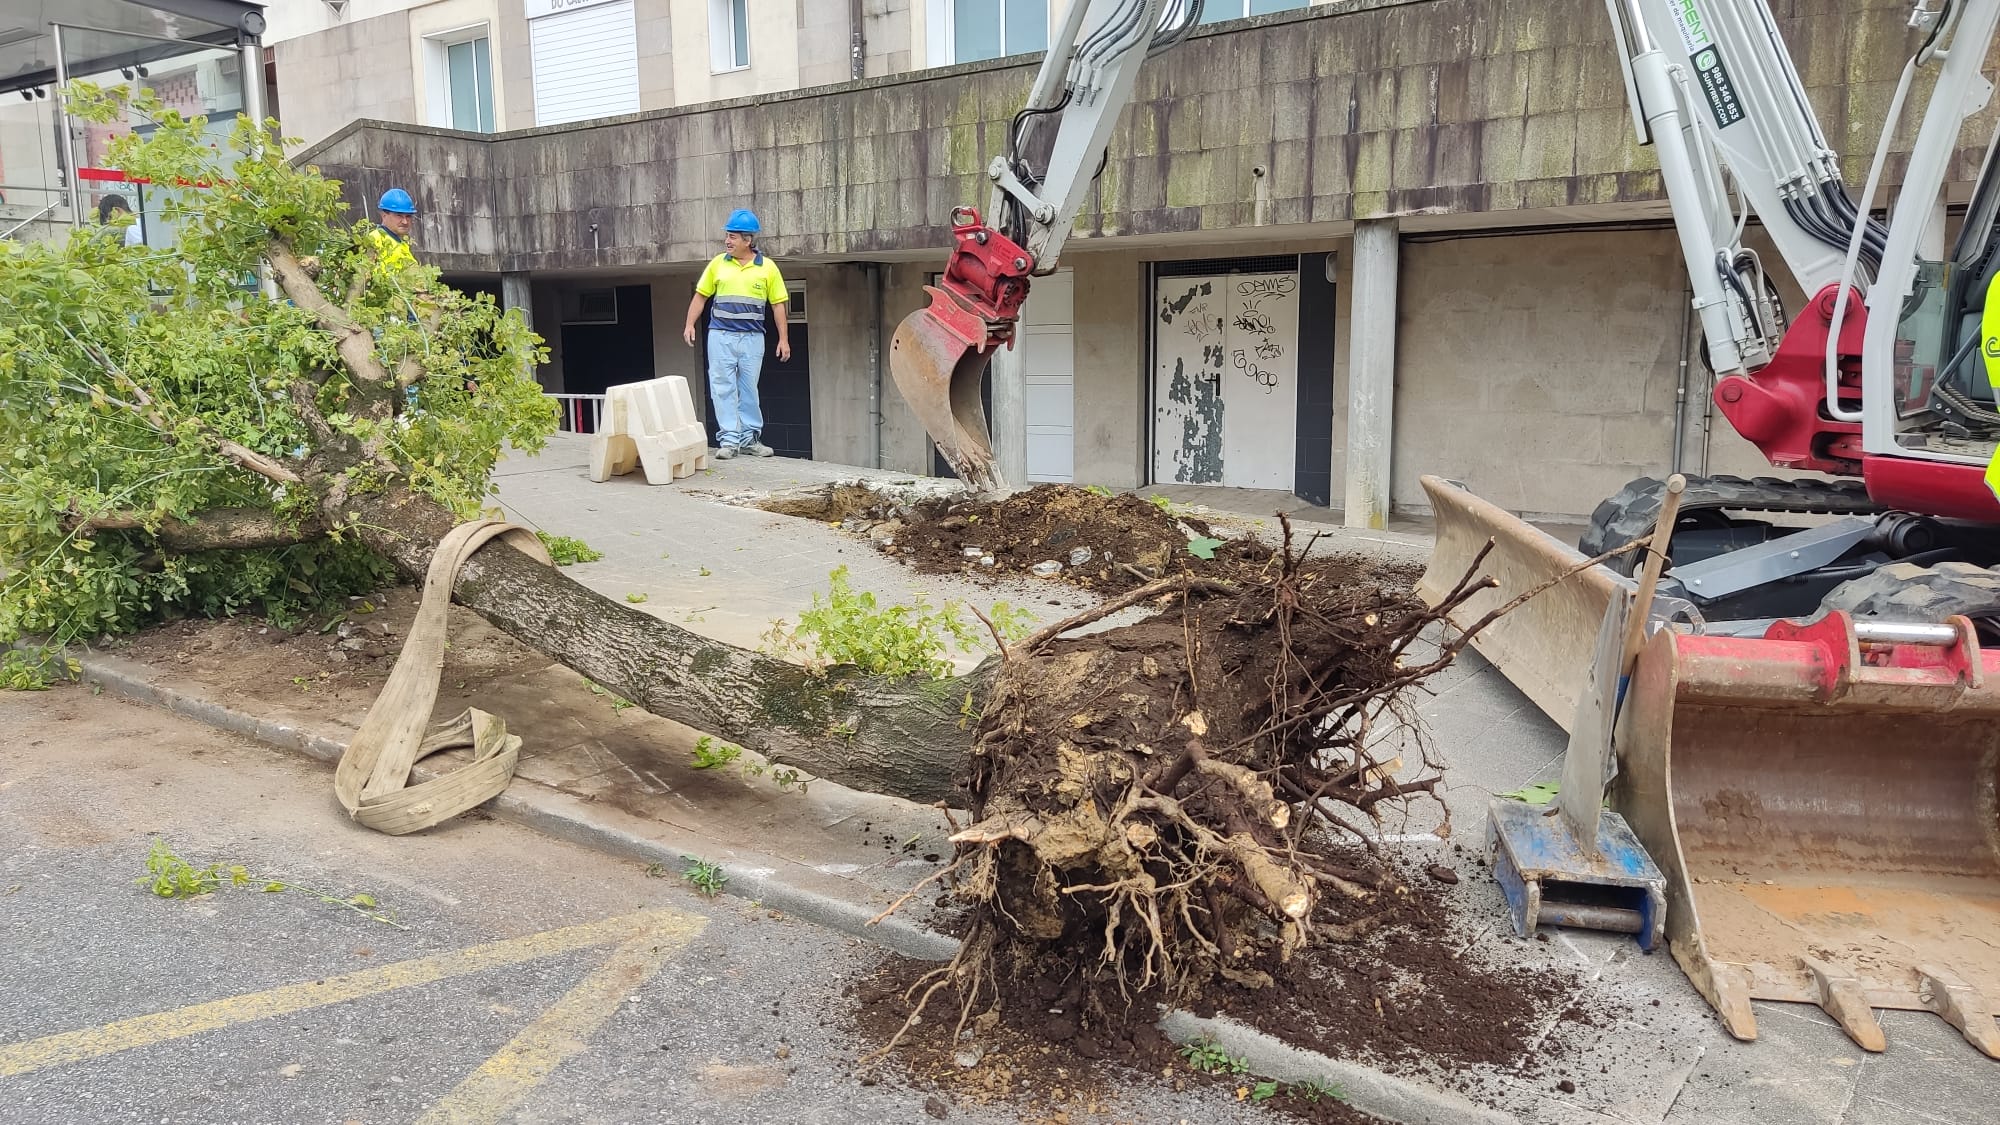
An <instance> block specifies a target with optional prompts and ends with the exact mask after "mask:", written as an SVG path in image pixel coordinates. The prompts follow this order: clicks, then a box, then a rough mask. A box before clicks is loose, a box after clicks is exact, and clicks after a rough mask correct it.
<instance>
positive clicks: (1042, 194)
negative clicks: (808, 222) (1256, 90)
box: [889, 0, 1202, 492]
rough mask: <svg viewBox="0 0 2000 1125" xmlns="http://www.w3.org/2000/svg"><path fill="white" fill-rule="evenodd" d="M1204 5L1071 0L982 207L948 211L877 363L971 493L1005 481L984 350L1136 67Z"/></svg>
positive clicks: (1097, 164)
mask: <svg viewBox="0 0 2000 1125" xmlns="http://www.w3.org/2000/svg"><path fill="white" fill-rule="evenodd" d="M1201 9H1202V0H1072V2H1071V3H1070V4H1069V6H1068V9H1067V10H1066V11H1065V12H1064V14H1063V18H1062V23H1061V25H1060V27H1059V28H1057V29H1056V32H1055V35H1054V36H1053V38H1052V39H1051V41H1050V43H1049V50H1048V54H1047V55H1046V56H1045V57H1044V58H1043V60H1042V68H1041V72H1040V73H1039V74H1037V75H1036V77H1035V85H1034V89H1033V90H1032V92H1031V93H1030V94H1029V96H1028V101H1027V104H1026V105H1024V106H1022V107H1021V110H1020V112H1019V113H1017V114H1016V115H1015V116H1014V120H1013V123H1012V125H1011V126H1010V127H1009V129H1008V131H1007V139H1006V151H1005V152H1004V153H1002V154H1000V155H996V156H995V157H994V158H993V161H992V163H991V164H990V165H988V166H987V170H986V175H987V178H988V179H990V180H992V181H993V195H992V199H991V202H990V203H989V205H988V206H987V209H986V212H985V213H984V214H983V215H982V214H981V213H980V212H979V211H978V210H977V209H976V208H974V207H971V206H962V207H959V208H957V209H955V210H954V211H953V212H952V215H951V227H952V252H951V258H950V260H949V261H948V262H947V263H946V265H945V270H944V274H943V276H942V277H941V278H940V279H939V281H938V284H936V285H929V286H925V287H924V288H925V291H926V292H928V293H929V294H930V298H931V301H930V305H929V306H928V307H927V308H923V309H920V310H918V311H917V312H915V313H912V314H911V315H910V316H909V317H907V318H905V319H904V321H903V323H902V324H901V325H900V326H898V327H897V329H896V333H895V336H894V337H893V338H892V339H891V340H890V343H889V371H890V374H891V375H892V376H894V378H895V380H896V388H897V390H899V391H901V392H902V395H903V398H904V400H905V401H907V402H908V403H909V404H910V408H911V409H912V410H914V411H915V412H916V415H917V417H918V419H919V420H921V421H922V422H923V424H924V428H925V429H926V430H928V431H929V432H930V435H931V440H932V441H933V442H935V443H936V444H937V448H938V452H939V453H940V454H942V455H943V456H944V459H945V461H946V462H948V463H949V464H950V465H951V467H952V471H953V472H955V473H957V474H958V477H959V479H960V480H962V481H964V482H965V483H966V484H967V486H969V487H970V488H972V489H973V490H974V491H976V492H994V491H999V490H1001V489H1003V488H1005V487H1006V482H1005V481H1004V480H1003V479H1002V476H1001V473H1000V470H999V466H998V464H997V463H996V462H995V460H994V456H993V443H992V438H991V434H990V432H989V430H988V426H987V422H986V412H985V409H984V407H983V406H982V404H981V401H980V383H981V380H982V378H983V377H984V374H985V371H986V367H987V365H988V364H989V363H990V362H992V358H993V353H994V351H995V349H997V348H1000V347H1009V348H1011V347H1013V346H1014V329H1015V325H1016V323H1017V322H1018V321H1019V319H1020V315H1021V305H1022V304H1023V303H1024V302H1025V301H1026V300H1027V299H1028V285H1029V282H1030V279H1031V278H1034V277H1037V276H1042V275H1046V274H1050V273H1053V272H1055V269H1056V263H1057V259H1058V258H1059V256H1060V255H1061V253H1062V246H1063V242H1064V241H1065V240H1066V239H1067V238H1068V237H1069V232H1070V228H1071V226H1072V225H1073V224H1074V223H1075V222H1076V213H1077V211H1078V210H1080V209H1081V208H1082V206H1083V202H1084V199H1085V197H1086V196H1087V195H1088V193H1089V191H1090V185H1091V183H1092V182H1093V181H1095V180H1096V178H1097V173H1098V171H1099V170H1100V169H1101V168H1102V167H1103V161H1104V150H1105V145H1106V144H1108V143H1109V142H1110V139H1111V130H1112V128H1113V127H1114V126H1116V124H1117V122H1118V115H1119V113H1120V112H1121V111H1122V110H1123V109H1124V108H1125V105H1126V103H1128V102H1129V101H1130V100H1131V98H1132V89H1133V86H1134V84H1135V83H1137V81H1138V77H1139V68H1140V66H1141V65H1142V64H1143V63H1144V62H1145V60H1146V59H1147V58H1148V57H1149V56H1151V55H1154V54H1157V53H1159V52H1161V51H1164V50H1167V49H1169V48H1171V47H1172V46H1174V45H1175V44H1176V43H1178V42H1179V41H1180V40H1181V39H1182V38H1183V37H1185V36H1186V35H1187V33H1188V32H1189V31H1191V30H1193V28H1194V26H1195V24H1196V23H1198V22H1199V21H1200V19H1201Z"/></svg>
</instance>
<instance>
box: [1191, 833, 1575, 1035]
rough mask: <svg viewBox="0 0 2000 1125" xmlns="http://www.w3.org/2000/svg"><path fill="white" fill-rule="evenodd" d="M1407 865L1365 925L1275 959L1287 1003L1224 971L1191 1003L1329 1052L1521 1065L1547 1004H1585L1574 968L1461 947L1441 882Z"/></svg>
mask: <svg viewBox="0 0 2000 1125" xmlns="http://www.w3.org/2000/svg"><path fill="white" fill-rule="evenodd" d="M1471 862H1477V860H1472V861H1471ZM1413 875H1414V873H1410V874H1408V875H1406V877H1405V881H1404V886H1405V887H1406V890H1407V893H1404V894H1399V895H1396V896H1394V897H1392V898H1390V899H1388V900H1387V901H1385V902H1384V903H1383V905H1382V908H1381V910H1380V911H1379V912H1378V913H1376V914H1374V915H1364V916H1365V917H1372V918H1373V919H1374V920H1375V925H1374V926H1373V928H1372V929H1370V930H1369V932H1368V933H1367V935H1366V936H1365V937H1363V938H1361V939H1359V940H1356V941H1353V942H1331V943H1328V944H1326V945H1323V946H1320V947H1318V948H1315V949H1314V950H1313V951H1312V952H1311V953H1310V954H1308V955H1306V956H1303V957H1299V958H1296V959H1294V960H1293V961H1291V962H1290V963H1287V964H1282V965H1275V966H1272V967H1271V975H1272V977H1273V979H1274V980H1275V982H1276V989H1277V991H1278V993H1279V994H1281V995H1282V996H1283V997H1284V998H1285V999H1284V1002H1283V1003H1278V1004H1274V1003H1272V1002H1271V991H1270V990H1268V989H1258V988H1245V987H1243V986H1242V985H1240V984H1237V983H1236V982H1234V981H1231V980H1226V979H1225V980H1222V981H1219V982H1217V983H1216V985H1215V986H1214V987H1213V988H1211V989H1209V990H1207V992H1206V993H1205V994H1204V995H1203V996H1201V997H1199V998H1198V999H1197V1000H1196V1001H1194V1004H1193V1010H1195V1011H1196V1012H1197V1014H1207V1012H1209V1011H1211V1010H1212V1011H1218V1012H1221V1013H1223V1014H1225V1015H1228V1016H1230V1017H1232V1018H1234V1019H1237V1020H1239V1021H1241V1022H1243V1023H1246V1024H1249V1025H1250V1026H1252V1027H1255V1028H1257V1029H1259V1030H1261V1031H1264V1032H1267V1033H1269V1034H1271V1035H1273V1036H1275V1037H1277V1038H1279V1039H1282V1040H1284V1041H1285V1042H1287V1043H1292V1044H1296V1045H1299V1046H1303V1047H1306V1048H1308V1049H1310V1050H1315V1051H1318V1052H1320V1053H1322V1054H1325V1055H1328V1056H1330V1057H1333V1058H1341V1059H1354V1060H1358V1061H1362V1062H1367V1063H1372V1064H1376V1065H1381V1066H1388V1067H1401V1066H1407V1065H1412V1064H1415V1065H1428V1066H1430V1067H1433V1068H1436V1069H1437V1070H1440V1071H1443V1072H1447V1073H1460V1072H1464V1071H1466V1070H1467V1069H1468V1068H1472V1067H1479V1066H1498V1067H1515V1066H1519V1065H1521V1064H1522V1063H1524V1062H1525V1061H1526V1060H1527V1059H1528V1056H1529V1055H1530V1053H1531V1051H1532V1049H1533V1046H1534V1040H1535V1037H1536V1034H1537V1032H1538V1031H1539V1030H1540V1029H1541V1028H1542V1027H1543V1026H1544V1025H1546V1024H1547V1022H1548V1021H1549V1019H1550V1017H1551V1016H1556V1015H1558V1014H1559V1013H1561V1014H1568V1015H1570V1018H1579V1017H1581V1016H1582V1013H1581V1012H1576V1013H1574V1014H1570V1013H1568V1010H1567V1009H1568V1004H1569V998H1570V997H1572V996H1574V995H1576V993H1577V991H1578V989H1579V987H1580V986H1581V981H1580V979H1579V978H1577V977H1576V976H1575V975H1574V974H1572V973H1569V972H1549V971H1546V970H1540V969H1522V968H1494V967H1489V966H1487V965H1485V964H1483V963H1482V962H1481V961H1479V960H1478V959H1476V958H1475V957H1473V956H1471V955H1469V954H1467V953H1465V952H1462V947H1463V946H1464V945H1465V944H1466V943H1465V939H1464V937H1463V936H1462V935H1461V934H1459V933H1458V932H1456V931H1455V929H1454V928H1453V926H1452V924H1451V920H1450V912H1449V908H1448V905H1447V902H1446V894H1445V892H1442V891H1440V890H1439V889H1438V888H1436V887H1435V886H1427V885H1426V883H1427V882H1428V881H1429V880H1427V879H1418V878H1415V877H1412V876H1413ZM1349 925H1350V927H1351V926H1352V925H1353V923H1352V922H1351V921H1350V922H1349Z"/></svg>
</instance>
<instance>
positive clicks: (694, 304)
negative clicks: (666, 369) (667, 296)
mask: <svg viewBox="0 0 2000 1125" xmlns="http://www.w3.org/2000/svg"><path fill="white" fill-rule="evenodd" d="M707 307H708V298H707V297H704V296H702V295H701V294H699V293H696V294H695V295H694V300H692V301H689V302H688V322H687V327H686V328H683V329H681V339H683V340H686V341H687V346H688V347H690V348H691V347H694V322H695V321H697V320H700V319H701V310H702V309H704V308H707Z"/></svg>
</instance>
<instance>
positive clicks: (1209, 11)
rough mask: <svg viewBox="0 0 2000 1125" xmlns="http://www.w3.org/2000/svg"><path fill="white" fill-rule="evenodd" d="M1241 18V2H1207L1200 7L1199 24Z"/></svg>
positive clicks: (1224, 0) (1220, 0)
mask: <svg viewBox="0 0 2000 1125" xmlns="http://www.w3.org/2000/svg"><path fill="white" fill-rule="evenodd" d="M1242 18H1243V0H1208V3H1206V4H1203V5H1202V6H1201V22H1203V23H1221V22H1222V21H1223V20H1240V19H1242Z"/></svg>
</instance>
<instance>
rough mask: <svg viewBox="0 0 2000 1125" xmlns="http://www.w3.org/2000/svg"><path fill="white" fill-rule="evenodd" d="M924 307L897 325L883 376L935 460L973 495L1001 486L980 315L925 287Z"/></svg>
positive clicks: (988, 352) (987, 356)
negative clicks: (983, 393) (984, 383)
mask: <svg viewBox="0 0 2000 1125" xmlns="http://www.w3.org/2000/svg"><path fill="white" fill-rule="evenodd" d="M924 289H925V291H926V292H928V293H930V295H931V303H930V305H929V306H928V307H926V308H922V309H918V310H917V311H916V312H914V313H911V314H910V315H909V316H907V317H904V318H903V323H902V324H900V325H898V326H897V327H896V334H895V335H894V336H893V337H891V338H890V340H889V373H890V374H891V375H892V376H894V377H895V380H896V389H897V390H899V391H901V392H902V394H903V401H905V402H907V403H909V404H910V409H911V410H912V411H914V412H915V413H916V415H917V420H918V421H920V422H922V423H923V424H924V429H926V430H928V431H929V432H930V435H931V441H933V442H934V443H936V445H937V449H938V453H939V454H941V455H942V456H943V457H944V459H945V461H946V463H947V464H949V465H950V466H951V469H952V471H953V472H955V473H957V474H958V479H960V480H962V481H964V482H965V484H966V487H968V488H970V489H971V490H972V491H974V492H992V491H995V490H996V489H998V488H999V487H1000V478H999V472H998V467H997V465H996V464H995V462H994V460H993V443H992V439H991V438H990V437H989V436H988V435H989V433H990V431H989V430H988V428H987V425H986V409H985V407H984V405H982V403H981V402H980V395H979V390H980V382H981V378H982V376H983V375H984V373H985V371H986V365H987V364H988V363H990V362H991V361H992V359H993V352H992V350H991V349H989V348H987V347H986V346H985V338H986V332H985V329H984V328H983V327H980V323H981V322H980V319H979V314H978V313H977V312H976V311H975V310H973V309H972V307H971V306H970V305H969V304H967V303H966V302H965V301H962V300H960V299H959V298H957V297H955V296H953V295H952V294H951V293H949V292H947V291H946V290H943V289H939V288H937V287H935V286H929V285H927V286H925V287H924Z"/></svg>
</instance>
